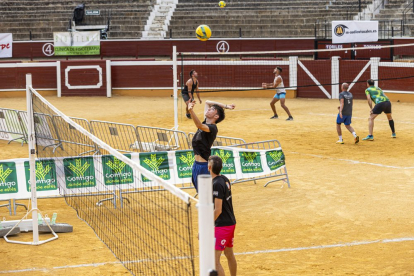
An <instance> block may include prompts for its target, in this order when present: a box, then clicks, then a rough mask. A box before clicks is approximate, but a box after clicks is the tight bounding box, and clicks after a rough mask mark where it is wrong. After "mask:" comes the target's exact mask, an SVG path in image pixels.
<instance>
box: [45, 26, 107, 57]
mask: <svg viewBox="0 0 414 276" xmlns="http://www.w3.org/2000/svg"><path fill="white" fill-rule="evenodd" d="M53 40H54V45H53V46H54V49H55V56H81V55H88V56H91V55H99V54H100V53H101V33H100V32H99V31H90V32H88V31H84V32H55V33H53Z"/></svg>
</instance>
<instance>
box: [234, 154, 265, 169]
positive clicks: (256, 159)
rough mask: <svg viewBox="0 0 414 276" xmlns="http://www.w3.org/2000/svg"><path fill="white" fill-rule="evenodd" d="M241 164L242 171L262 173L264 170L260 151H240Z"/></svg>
mask: <svg viewBox="0 0 414 276" xmlns="http://www.w3.org/2000/svg"><path fill="white" fill-rule="evenodd" d="M239 156H240V166H241V169H242V173H261V172H263V166H262V160H261V158H260V152H252V151H249V152H243V151H240V152H239Z"/></svg>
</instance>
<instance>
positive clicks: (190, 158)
mask: <svg viewBox="0 0 414 276" xmlns="http://www.w3.org/2000/svg"><path fill="white" fill-rule="evenodd" d="M180 160H181V161H183V162H184V163H186V164H187V166H189V167H192V166H193V164H194V161H195V157H194V156H193V154H192V152H190V151H189V152H187V156H185V155H181V156H180Z"/></svg>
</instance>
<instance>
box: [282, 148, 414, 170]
mask: <svg viewBox="0 0 414 276" xmlns="http://www.w3.org/2000/svg"><path fill="white" fill-rule="evenodd" d="M289 153H291V154H299V155H305V156H310V157H317V158H322V159H330V160H337V161H345V162H349V163H352V164H364V165H371V166H377V167H383V168H390V169H399V170H411V169H414V167H400V166H390V165H384V164H379V163H370V162H364V161H358V160H351V159H341V158H335V157H329V156H324V155H317V154H310V153H300V152H295V151H291V152H289Z"/></svg>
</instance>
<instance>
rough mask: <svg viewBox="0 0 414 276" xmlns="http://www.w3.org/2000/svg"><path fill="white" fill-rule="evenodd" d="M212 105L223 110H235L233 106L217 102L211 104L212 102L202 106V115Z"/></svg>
mask: <svg viewBox="0 0 414 276" xmlns="http://www.w3.org/2000/svg"><path fill="white" fill-rule="evenodd" d="M213 105H218V106H220V107H222V108H224V109H235V108H236V105H235V104H223V103H219V102H213V101H206V104H205V105H204V114H205V113H206V112H207V110H208V109H209V108H210V107H212V106H213Z"/></svg>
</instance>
